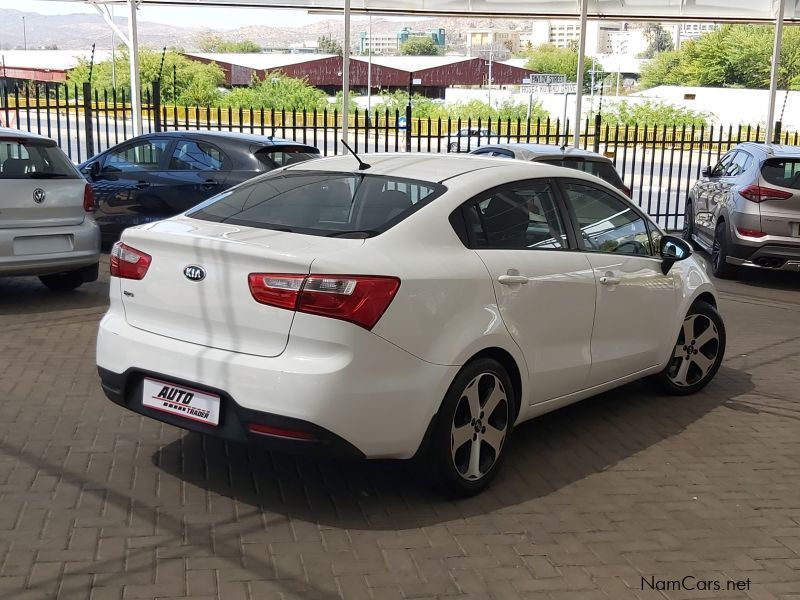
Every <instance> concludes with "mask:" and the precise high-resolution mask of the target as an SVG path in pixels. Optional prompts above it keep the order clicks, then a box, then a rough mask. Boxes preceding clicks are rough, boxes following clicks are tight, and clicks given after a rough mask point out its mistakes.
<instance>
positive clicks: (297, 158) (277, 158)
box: [255, 146, 319, 171]
mask: <svg viewBox="0 0 800 600" xmlns="http://www.w3.org/2000/svg"><path fill="white" fill-rule="evenodd" d="M255 156H256V158H257V159H258V163H259V167H260V168H261V170H262V171H272V170H273V169H277V168H279V167H288V166H289V165H293V164H295V163H300V162H304V161H306V160H310V159H312V158H319V150H314V149H311V148H308V147H307V146H279V147H277V148H264V149H263V150H259V151H258V152H256V153H255Z"/></svg>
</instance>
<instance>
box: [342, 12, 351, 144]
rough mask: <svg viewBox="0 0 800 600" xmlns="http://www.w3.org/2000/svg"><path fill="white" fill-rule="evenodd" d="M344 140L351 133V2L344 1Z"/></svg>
mask: <svg viewBox="0 0 800 600" xmlns="http://www.w3.org/2000/svg"><path fill="white" fill-rule="evenodd" d="M342 94H343V97H342V139H343V140H344V141H345V142H347V141H349V140H348V139H347V138H348V133H349V132H350V131H349V130H350V0H344V47H343V48H342Z"/></svg>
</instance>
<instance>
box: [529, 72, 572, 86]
mask: <svg viewBox="0 0 800 600" xmlns="http://www.w3.org/2000/svg"><path fill="white" fill-rule="evenodd" d="M566 82H567V76H566V75H560V74H556V73H535V74H534V75H530V76H529V77H525V78H524V79H523V80H522V83H524V84H527V85H554V84H558V83H566Z"/></svg>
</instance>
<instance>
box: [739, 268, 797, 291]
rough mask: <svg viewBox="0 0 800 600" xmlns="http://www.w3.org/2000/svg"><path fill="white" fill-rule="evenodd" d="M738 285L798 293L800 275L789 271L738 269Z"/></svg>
mask: <svg viewBox="0 0 800 600" xmlns="http://www.w3.org/2000/svg"><path fill="white" fill-rule="evenodd" d="M737 279H738V281H739V283H741V284H742V285H746V286H749V287H756V288H771V289H776V290H788V291H800V274H798V273H794V272H790V271H767V270H763V269H744V268H743V269H739V273H738V277H737Z"/></svg>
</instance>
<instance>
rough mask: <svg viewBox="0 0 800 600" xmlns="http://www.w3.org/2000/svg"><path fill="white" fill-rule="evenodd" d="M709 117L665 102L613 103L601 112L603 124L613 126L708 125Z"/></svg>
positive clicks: (706, 114) (703, 113)
mask: <svg viewBox="0 0 800 600" xmlns="http://www.w3.org/2000/svg"><path fill="white" fill-rule="evenodd" d="M710 120H711V115H709V114H708V113H705V112H700V111H696V110H691V109H689V108H684V107H682V106H676V105H674V104H667V103H665V102H653V101H649V100H648V101H645V102H641V103H633V102H627V101H625V100H623V101H621V102H615V103H612V104H608V105H606V107H605V108H604V110H603V124H608V125H610V126H612V127H613V126H614V125H639V126H642V125H648V126H653V125H656V126H659V127H663V126H667V127H671V126H673V125H676V126H678V127H680V126H682V125H687V126H689V125H695V126H697V127H699V126H700V125H708V124H709V122H710Z"/></svg>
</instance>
